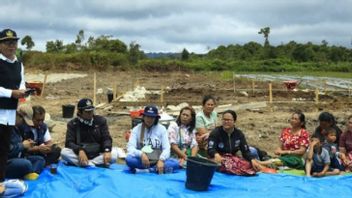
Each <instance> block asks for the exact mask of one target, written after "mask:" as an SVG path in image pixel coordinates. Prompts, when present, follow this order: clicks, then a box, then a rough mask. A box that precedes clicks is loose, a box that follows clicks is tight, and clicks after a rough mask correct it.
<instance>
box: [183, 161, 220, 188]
mask: <svg viewBox="0 0 352 198" xmlns="http://www.w3.org/2000/svg"><path fill="white" fill-rule="evenodd" d="M217 167H218V164H216V163H215V162H213V161H210V160H207V159H204V158H198V157H188V158H187V169H186V175H187V180H186V188H188V189H190V190H195V191H206V190H208V187H209V185H210V182H211V179H212V178H213V175H214V172H215V170H216V168H217Z"/></svg>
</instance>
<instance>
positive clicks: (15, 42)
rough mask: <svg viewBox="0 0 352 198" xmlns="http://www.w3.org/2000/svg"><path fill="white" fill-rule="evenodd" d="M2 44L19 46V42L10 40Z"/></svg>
mask: <svg viewBox="0 0 352 198" xmlns="http://www.w3.org/2000/svg"><path fill="white" fill-rule="evenodd" d="M1 43H2V44H5V45H8V46H10V45H17V40H8V41H2V42H1Z"/></svg>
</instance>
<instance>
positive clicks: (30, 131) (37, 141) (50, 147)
mask: <svg viewBox="0 0 352 198" xmlns="http://www.w3.org/2000/svg"><path fill="white" fill-rule="evenodd" d="M32 109H33V124H34V125H33V126H29V125H28V124H26V123H24V124H23V125H22V126H21V128H20V129H21V131H23V137H24V139H31V140H33V141H34V146H33V147H32V148H29V149H28V150H27V153H29V154H36V155H41V156H43V157H44V158H45V162H46V164H47V165H49V164H52V163H57V161H58V159H59V157H60V152H61V148H60V147H58V146H56V144H53V143H52V141H51V136H50V132H49V128H48V126H47V125H46V124H45V123H44V118H45V109H44V108H43V107H42V106H39V105H37V106H33V107H32Z"/></svg>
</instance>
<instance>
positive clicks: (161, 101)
mask: <svg viewBox="0 0 352 198" xmlns="http://www.w3.org/2000/svg"><path fill="white" fill-rule="evenodd" d="M160 103H161V104H163V103H164V87H163V86H161V87H160Z"/></svg>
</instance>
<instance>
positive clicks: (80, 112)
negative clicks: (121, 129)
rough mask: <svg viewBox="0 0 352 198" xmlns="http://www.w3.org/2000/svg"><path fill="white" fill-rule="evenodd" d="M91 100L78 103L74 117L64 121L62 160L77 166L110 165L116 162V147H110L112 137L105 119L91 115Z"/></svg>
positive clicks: (92, 113)
mask: <svg viewBox="0 0 352 198" xmlns="http://www.w3.org/2000/svg"><path fill="white" fill-rule="evenodd" d="M94 109H95V108H94V106H93V102H92V100H91V99H88V98H84V99H81V100H80V101H79V102H78V104H77V117H76V118H74V119H72V120H71V121H70V122H69V123H68V124H67V131H66V142H65V147H66V148H64V149H62V151H61V158H62V160H64V161H66V162H67V163H69V164H73V165H76V166H83V167H85V166H95V165H98V166H109V165H110V163H116V160H117V157H118V148H115V147H114V148H112V139H111V136H110V133H109V128H108V125H107V122H106V119H105V118H104V117H102V116H99V115H94Z"/></svg>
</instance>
